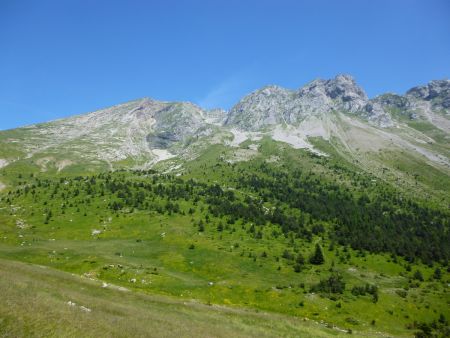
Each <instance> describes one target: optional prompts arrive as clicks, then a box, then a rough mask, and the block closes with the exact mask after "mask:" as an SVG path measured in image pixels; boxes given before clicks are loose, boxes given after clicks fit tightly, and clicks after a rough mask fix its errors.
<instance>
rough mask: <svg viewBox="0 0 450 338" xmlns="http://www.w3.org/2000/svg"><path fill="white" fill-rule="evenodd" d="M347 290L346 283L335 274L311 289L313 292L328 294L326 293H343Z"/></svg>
mask: <svg viewBox="0 0 450 338" xmlns="http://www.w3.org/2000/svg"><path fill="white" fill-rule="evenodd" d="M344 290H345V282H344V281H343V278H342V276H341V275H339V274H333V275H331V276H330V277H329V278H328V279H323V280H321V281H320V282H319V284H316V285H314V286H313V287H312V288H311V291H313V292H326V293H343V292H344Z"/></svg>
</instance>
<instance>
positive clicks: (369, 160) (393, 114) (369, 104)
mask: <svg viewBox="0 0 450 338" xmlns="http://www.w3.org/2000/svg"><path fill="white" fill-rule="evenodd" d="M264 137H269V138H271V139H273V140H274V141H280V142H284V143H287V144H289V145H290V146H292V147H294V148H307V149H309V150H311V151H313V152H316V153H317V154H321V155H327V153H328V152H329V149H334V151H337V152H338V153H339V154H340V156H342V157H343V158H345V159H346V160H347V161H352V162H355V163H356V164H357V165H358V166H360V167H361V168H363V169H364V170H371V171H377V170H381V169H382V168H386V167H391V168H392V169H393V170H398V169H396V168H395V165H394V164H393V163H391V162H389V161H391V160H390V159H389V160H387V159H386V156H384V157H383V156H380V152H386V153H389V154H390V155H389V156H390V158H391V157H395V156H397V155H398V154H402V156H406V157H408V158H411V159H414V161H418V163H422V164H424V165H426V166H431V167H433V168H435V169H437V170H438V171H440V172H443V173H444V174H445V175H449V171H450V160H449V158H450V146H449V144H450V142H449V141H450V81H449V80H436V81H431V82H430V83H429V84H427V85H424V86H418V87H414V88H412V89H410V90H409V91H407V93H406V94H405V95H397V94H383V95H380V96H377V97H375V98H373V99H369V98H368V97H367V95H366V93H365V92H364V90H363V89H362V88H361V87H360V86H358V84H357V83H356V81H355V80H354V79H353V78H352V77H351V76H349V75H338V76H336V77H335V78H334V79H329V80H322V79H317V80H314V81H312V82H310V83H308V84H307V85H305V86H303V87H301V88H299V89H297V90H290V89H285V88H281V87H278V86H267V87H264V88H261V89H259V90H256V91H255V92H253V93H251V94H249V95H247V96H245V97H244V98H242V99H241V100H240V101H239V102H238V103H237V104H236V105H235V106H234V107H232V108H231V109H230V110H229V111H224V110H220V109H216V110H205V109H202V108H201V107H199V106H197V105H195V104H192V103H189V102H160V101H155V100H152V99H149V98H143V99H139V100H135V101H130V102H127V103H123V104H119V105H117V106H113V107H110V108H106V109H102V110H99V111H95V112H92V113H88V114H84V115H78V116H73V117H70V118H65V119H60V120H56V121H52V122H47V123H41V124H36V125H31V126H27V127H23V128H18V129H13V130H7V131H2V132H0V144H1V147H0V167H4V168H8V167H9V168H11V166H12V165H16V166H17V165H19V166H20V165H26V166H28V167H29V168H30V170H36V171H49V172H51V171H56V172H61V171H62V172H64V171H67V170H69V171H73V172H85V171H96V170H105V169H114V168H120V167H133V168H149V167H152V166H154V165H155V164H157V163H161V162H163V161H164V160H167V159H171V161H172V162H173V161H179V162H180V163H178V164H177V165H182V164H183V161H189V160H193V159H195V158H196V156H199V154H201V153H202V152H203V151H205V150H206V149H208V147H209V146H210V145H213V144H222V145H223V146H228V147H238V146H239V145H240V144H244V143H243V142H245V141H247V142H250V143H253V144H254V145H253V146H252V147H253V148H254V149H257V145H258V142H259V141H260V140H262V139H263V138H264ZM324 141H325V143H323V142H324ZM326 144H328V146H326ZM327 147H331V148H329V149H328V150H327ZM255 151H257V150H255ZM393 154H397V155H393ZM242 159H245V156H243V157H242ZM169 162H170V161H169ZM158 165H159V164H158Z"/></svg>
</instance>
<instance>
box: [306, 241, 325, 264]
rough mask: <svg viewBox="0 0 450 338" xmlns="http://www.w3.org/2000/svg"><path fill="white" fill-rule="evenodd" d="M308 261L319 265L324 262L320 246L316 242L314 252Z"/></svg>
mask: <svg viewBox="0 0 450 338" xmlns="http://www.w3.org/2000/svg"><path fill="white" fill-rule="evenodd" d="M309 262H310V263H311V264H315V265H320V264H323V263H324V262H325V258H324V257H323V252H322V248H321V247H320V245H319V243H317V244H316V249H315V251H314V254H313V255H312V256H311V258H310V259H309Z"/></svg>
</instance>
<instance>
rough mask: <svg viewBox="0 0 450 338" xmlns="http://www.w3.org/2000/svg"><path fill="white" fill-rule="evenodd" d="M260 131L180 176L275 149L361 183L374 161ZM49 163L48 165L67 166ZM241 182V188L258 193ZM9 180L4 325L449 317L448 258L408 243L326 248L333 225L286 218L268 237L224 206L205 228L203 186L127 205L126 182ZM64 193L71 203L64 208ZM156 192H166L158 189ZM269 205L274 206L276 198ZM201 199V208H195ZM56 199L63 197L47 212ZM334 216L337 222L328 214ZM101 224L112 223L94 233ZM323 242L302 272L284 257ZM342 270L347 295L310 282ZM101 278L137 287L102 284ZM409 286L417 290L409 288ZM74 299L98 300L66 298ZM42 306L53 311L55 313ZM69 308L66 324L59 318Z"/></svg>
mask: <svg viewBox="0 0 450 338" xmlns="http://www.w3.org/2000/svg"><path fill="white" fill-rule="evenodd" d="M261 144H262V145H261V148H260V155H259V156H257V157H256V158H254V159H253V160H252V161H249V162H240V163H238V164H227V162H226V161H225V160H226V159H227V158H229V156H231V155H230V153H231V152H233V151H234V149H230V148H226V147H223V146H220V145H215V146H212V147H210V148H208V149H207V151H206V152H205V153H204V154H203V155H202V156H200V157H199V158H197V159H196V160H195V161H192V162H188V163H187V164H186V166H185V171H184V173H183V175H182V178H183V179H185V180H188V179H195V180H197V181H199V182H204V183H207V184H213V183H219V184H220V185H221V186H222V187H224V188H226V187H228V188H233V184H232V179H233V178H236V176H237V175H240V173H246V172H247V173H248V172H255V171H256V170H258V168H259V166H260V164H261V163H264V162H265V161H266V160H267V159H268V158H271V156H275V155H276V156H279V158H280V159H281V160H280V161H279V162H278V163H274V164H273V165H274V166H275V167H278V168H279V169H280V170H285V171H291V170H293V169H295V168H298V167H301V168H302V170H304V171H305V172H307V171H311V172H314V174H315V175H316V177H317V179H318V180H319V179H320V180H321V182H325V183H333V182H340V184H341V185H342V186H343V187H347V189H351V190H352V191H353V192H354V193H355V194H359V193H360V192H361V191H366V190H367V189H369V188H370V187H367V186H366V185H367V184H372V183H371V180H372V179H373V177H371V176H370V175H369V174H366V173H362V172H357V171H356V170H357V169H356V167H354V166H353V165H352V164H349V163H346V162H343V161H341V160H339V159H337V158H335V157H333V156H332V157H330V158H321V157H317V156H314V155H311V154H309V153H308V152H306V151H303V150H293V149H291V148H290V147H288V146H286V145H283V144H282V143H276V142H272V141H269V140H267V139H265V140H262V143H261ZM244 146H245V145H244ZM224 159H225V160H224ZM217 164H220V165H217ZM7 169H8V172H7V177H8V178H9V179H10V182H13V183H14V184H18V183H19V182H20V181H21V182H22V187H25V186H26V185H27V184H29V182H32V181H33V179H32V178H30V177H29V175H27V176H25V175H22V178H18V177H17V175H18V173H21V172H22V171H23V170H24V168H21V167H15V168H14V169H9V168H7ZM37 175H38V177H39V178H41V179H44V178H51V177H52V176H55V174H49V173H40V174H37ZM65 175H67V176H74V175H76V173H75V172H73V173H65ZM436 175H437V174H436ZM114 177H116V178H118V179H119V180H121V179H122V180H123V179H127V180H130V181H131V182H137V183H139V182H141V181H144V180H146V179H147V178H145V177H141V176H139V175H136V174H133V173H128V172H124V173H116V174H114ZM51 181H52V182H54V181H59V178H58V177H56V178H51ZM63 181H64V179H63ZM355 182H357V183H355ZM162 184H165V181H163V182H162ZM358 184H361V185H358ZM377 184H378V183H377ZM385 188H386V189H394V187H391V186H388V187H385ZM370 189H372V188H370ZM12 191H14V189H12ZM234 191H235V193H236V195H237V196H239V197H242V198H245V196H252V195H254V193H253V192H251V191H247V190H237V189H235V190H234ZM374 191H376V190H374ZM7 193H8V191H5V192H4V193H3V195H2V196H1V197H2V203H0V204H1V205H0V257H1V258H2V260H1V261H0V269H1V270H2V271H1V272H2V276H3V275H5V276H7V277H6V278H2V279H1V280H0V287H1V289H2V290H4V291H5V292H2V294H5V295H7V298H5V300H6V302H5V301H4V302H3V304H8V306H2V305H0V318H1V319H0V331H1V332H2V333H6V334H5V335H10V336H24V335H25V336H26V335H31V336H39V335H44V336H52V335H53V336H79V335H80V332H81V333H83V332H84V334H83V335H85V336H115V335H122V336H144V335H146V334H148V332H151V333H152V334H153V335H154V336H174V335H181V336H239V335H241V336H256V335H258V336H306V337H308V336H311V337H320V336H327V335H337V334H339V332H341V331H338V330H336V329H334V330H330V329H327V328H326V326H330V327H331V326H336V327H337V328H339V329H340V330H342V331H346V330H352V332H353V333H354V334H355V335H356V336H381V335H388V336H399V337H402V336H412V335H413V334H414V330H411V329H408V328H407V326H408V325H410V324H412V323H413V322H414V321H416V322H431V321H433V320H435V319H437V318H438V317H439V315H440V314H441V313H442V314H444V315H445V317H446V318H449V317H450V313H449V310H448V309H449V305H450V297H449V293H448V282H449V280H450V275H449V273H448V272H446V266H444V265H442V264H439V263H435V264H434V265H433V266H428V265H424V264H422V263H420V261H416V262H415V263H414V264H409V263H407V262H406V261H405V260H403V259H402V258H400V257H395V258H393V257H391V256H390V255H389V254H370V253H368V252H364V253H362V252H358V251H355V250H352V249H351V248H347V247H344V246H342V245H338V244H335V247H334V249H333V250H328V247H329V245H330V244H331V241H330V237H329V236H328V235H327V233H324V234H318V235H315V236H313V237H312V239H311V240H310V241H309V240H307V239H304V238H296V237H295V236H286V237H285V236H284V235H282V234H281V231H280V229H279V227H278V226H277V225H274V224H266V225H265V226H264V227H263V228H262V234H263V236H262V238H261V239H257V238H255V237H254V236H253V235H251V234H249V231H248V230H249V228H250V226H251V224H250V222H247V221H244V220H243V219H239V220H237V222H236V223H234V224H230V225H226V224H227V223H226V220H225V219H224V220H223V222H224V223H225V225H226V228H225V229H224V231H222V232H219V231H217V224H218V222H219V219H216V218H214V217H213V218H212V220H211V222H210V223H209V224H207V225H206V228H205V231H204V232H199V231H198V226H197V223H198V222H199V220H200V219H202V220H203V219H204V218H205V215H206V213H207V210H208V205H207V203H205V201H204V200H203V199H200V200H199V201H198V202H195V203H194V202H193V201H192V200H180V201H178V203H179V205H180V208H181V210H182V211H183V212H184V214H182V213H172V214H169V213H167V212H165V213H158V212H155V211H154V210H138V209H134V210H130V209H123V210H121V211H117V212H115V211H113V210H111V209H110V208H109V207H108V204H109V202H110V201H112V200H113V199H114V196H110V195H108V194H106V195H105V196H104V197H102V198H100V197H98V196H97V197H95V198H93V197H91V196H89V194H87V193H86V192H85V191H83V190H81V192H80V195H79V196H77V197H76V198H70V200H69V201H66V200H65V198H63V197H61V195H60V194H59V193H58V194H56V195H55V196H54V197H51V195H52V189H50V188H48V189H47V188H45V187H41V188H39V189H37V196H38V198H36V199H33V197H32V196H31V193H30V194H28V195H26V196H24V195H21V196H19V197H17V198H15V199H14V201H13V202H12V204H7V203H5V199H6V197H7V196H8V195H7ZM87 199H89V202H86V200H87ZM64 202H67V203H73V206H68V207H67V208H66V209H65V212H64V213H62V212H61V204H62V203H64ZM155 203H163V200H162V199H158V198H157V199H156V200H155ZM266 206H267V207H271V206H273V205H272V202H271V201H268V202H267V203H266ZM189 208H195V212H194V213H193V214H192V215H189V214H188V210H189ZM46 209H51V210H52V211H53V217H52V218H51V220H50V221H49V222H48V224H46V223H45V222H44V219H45V216H44V213H46ZM292 212H295V211H292ZM22 223H24V224H22ZM324 225H325V227H326V229H327V230H328V229H329V224H328V223H327V222H324ZM93 230H101V233H100V234H94V235H93ZM163 234H164V235H163ZM317 242H319V243H321V245H322V247H323V250H324V255H325V264H324V265H320V266H314V265H311V264H306V265H305V266H304V268H303V270H302V271H301V272H300V273H296V272H295V271H294V269H293V262H291V261H289V260H286V259H284V258H282V254H283V251H284V250H285V249H286V248H288V249H289V250H290V251H292V252H296V253H297V252H301V253H302V254H303V256H304V257H305V258H308V257H309V255H310V254H311V253H312V252H313V251H314V246H315V243H317ZM191 245H193V246H194V248H193V249H191V248H190V247H191ZM263 252H265V253H266V254H267V255H266V257H264V256H263ZM19 261H20V262H26V263H27V264H23V263H20V262H19ZM38 265H39V266H46V267H48V268H47V269H43V268H40V267H38ZM408 265H410V266H411V271H407V267H408ZM436 267H441V270H442V273H443V276H442V278H441V280H435V279H433V278H431V277H432V274H433V271H434V269H435V268H436ZM417 269H419V270H420V271H421V273H422V274H423V276H424V281H422V282H419V283H418V284H417V281H413V280H412V276H413V273H414V272H415V271H416V270H417ZM330 270H333V271H338V272H339V273H340V274H341V275H342V276H343V278H344V281H345V282H346V291H345V292H344V293H343V294H342V295H340V294H337V295H327V294H320V293H312V292H311V288H312V287H313V286H314V285H315V284H317V283H318V282H319V281H320V280H321V279H325V278H328V276H330V274H331V271H330ZM6 272H7V273H6ZM72 274H73V275H72ZM80 276H83V278H81V277H80ZM91 279H92V280H91ZM102 282H106V283H110V284H114V285H117V286H121V287H125V288H127V289H128V290H130V291H129V292H120V291H118V290H116V289H109V288H106V289H104V288H101V287H100V285H101V283H102ZM367 283H368V284H374V285H377V286H378V288H379V300H378V302H377V303H374V302H373V301H372V299H371V297H370V296H358V297H357V296H354V295H353V294H352V293H351V289H352V287H353V286H361V285H365V284H367ZM401 290H404V291H405V292H406V296H405V297H403V296H401V295H399V294H403V293H402V292H401ZM27 300H29V303H28V307H27V306H26V304H27V303H26V302H27ZM69 300H70V301H73V302H75V303H77V304H80V305H84V306H87V307H89V308H91V309H92V312H90V313H84V312H82V311H80V309H78V308H72V307H70V306H68V305H67V302H68V301H69ZM184 303H187V304H188V305H184ZM30 304H31V305H30ZM209 304H210V305H209ZM30 309H31V311H30ZM43 313H49V315H48V317H46V316H43V315H41V314H43ZM48 318H51V319H52V320H49V319H48ZM306 319H307V320H306ZM17 320H19V324H18V325H17V324H14V322H15V321H17ZM58 321H59V322H61V323H63V324H62V325H55V324H54V323H55V322H58ZM321 322H322V325H319V324H317V323H321ZM373 322H374V324H372V323H373ZM82 330H85V331H82Z"/></svg>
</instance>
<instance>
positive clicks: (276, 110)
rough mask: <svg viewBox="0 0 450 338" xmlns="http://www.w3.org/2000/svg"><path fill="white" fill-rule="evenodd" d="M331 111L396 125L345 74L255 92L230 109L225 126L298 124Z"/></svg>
mask: <svg viewBox="0 0 450 338" xmlns="http://www.w3.org/2000/svg"><path fill="white" fill-rule="evenodd" d="M332 111H338V112H347V113H353V114H359V115H360V116H361V117H363V118H366V119H368V120H369V121H370V122H371V123H373V124H376V125H379V126H382V127H388V126H392V125H393V122H392V120H391V119H390V117H389V115H388V114H387V113H386V112H385V111H384V109H383V107H382V106H381V105H380V104H378V103H375V102H370V100H369V99H368V97H367V94H366V93H365V92H364V90H363V89H362V88H361V87H360V86H358V85H357V83H356V81H355V80H354V78H353V77H352V76H350V75H346V74H343V75H338V76H336V77H335V78H334V79H330V80H323V79H316V80H314V81H312V82H310V83H308V84H306V85H305V86H303V87H301V88H299V89H298V90H296V91H294V90H289V89H285V88H282V87H278V86H267V87H264V88H261V89H259V90H256V91H254V92H253V93H251V94H249V95H247V96H245V97H244V98H243V99H242V100H241V101H240V102H239V103H238V104H236V105H235V106H234V107H233V108H232V109H231V110H230V113H229V116H228V118H227V120H226V124H227V125H236V126H237V127H239V128H241V129H250V130H259V129H262V128H265V127H268V126H271V125H277V124H280V123H287V124H293V125H296V124H299V123H300V122H301V121H303V120H304V119H305V118H307V117H310V116H314V115H321V114H327V113H330V112H332Z"/></svg>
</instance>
